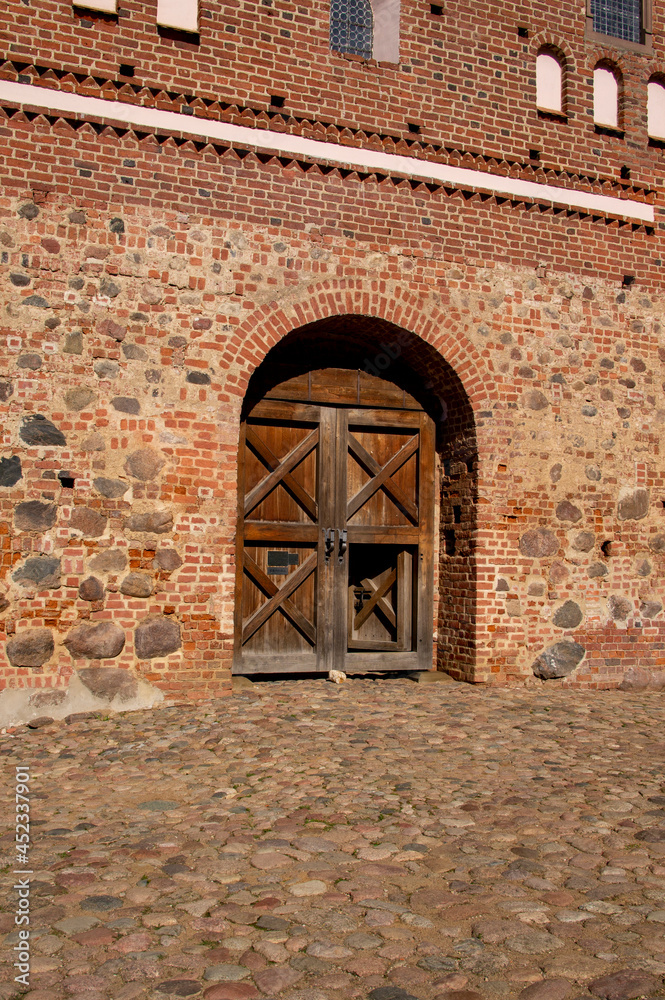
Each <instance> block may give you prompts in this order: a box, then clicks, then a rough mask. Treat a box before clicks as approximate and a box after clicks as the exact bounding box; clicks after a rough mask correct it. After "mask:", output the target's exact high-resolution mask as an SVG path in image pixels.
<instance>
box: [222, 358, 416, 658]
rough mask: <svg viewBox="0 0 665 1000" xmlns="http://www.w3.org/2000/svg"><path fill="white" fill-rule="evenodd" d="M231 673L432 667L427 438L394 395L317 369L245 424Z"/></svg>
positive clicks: (404, 398) (408, 404)
mask: <svg viewBox="0 0 665 1000" xmlns="http://www.w3.org/2000/svg"><path fill="white" fill-rule="evenodd" d="M239 478H240V484H239V485H240V489H239V511H238V514H239V517H238V537H237V561H238V571H237V582H236V634H235V656H234V666H233V671H234V673H240V674H250V673H293V672H297V671H302V672H320V671H328V670H331V669H338V670H344V671H346V672H356V671H358V672H365V671H384V670H416V669H418V670H425V669H429V668H430V667H431V663H432V593H433V590H432V583H433V527H434V526H433V500H434V478H435V477H434V426H433V423H432V420H431V418H430V417H429V416H428V415H427V414H426V413H425V412H424V411H423V410H422V408H421V407H420V406H419V404H418V403H417V401H416V400H415V399H414V398H413V397H411V396H409V395H408V394H407V393H405V392H404V391H403V390H401V389H399V388H398V387H397V386H395V385H393V384H392V383H389V382H384V381H383V380H381V379H378V378H374V377H372V376H370V375H366V374H365V373H364V372H360V371H349V370H346V369H341V370H338V369H325V370H320V371H315V372H309V373H307V374H306V375H303V376H299V377H297V378H294V379H290V380H289V381H287V382H285V383H282V384H281V385H279V386H277V387H276V388H275V389H273V390H272V391H271V392H270V393H269V394H268V395H267V396H265V397H264V398H263V399H262V400H261V402H260V403H258V404H257V405H256V406H255V407H254V408H253V409H252V411H251V413H250V415H249V416H248V417H247V418H246V420H245V421H244V422H243V426H242V433H241V441H240V477H239Z"/></svg>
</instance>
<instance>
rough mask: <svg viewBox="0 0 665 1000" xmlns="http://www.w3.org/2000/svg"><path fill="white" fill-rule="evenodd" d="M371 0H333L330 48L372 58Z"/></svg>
mask: <svg viewBox="0 0 665 1000" xmlns="http://www.w3.org/2000/svg"><path fill="white" fill-rule="evenodd" d="M372 27H373V21H372V5H371V3H370V0H331V3H330V48H331V49H333V51H335V52H348V53H351V54H352V55H356V56H363V58H365V59H371V58H372Z"/></svg>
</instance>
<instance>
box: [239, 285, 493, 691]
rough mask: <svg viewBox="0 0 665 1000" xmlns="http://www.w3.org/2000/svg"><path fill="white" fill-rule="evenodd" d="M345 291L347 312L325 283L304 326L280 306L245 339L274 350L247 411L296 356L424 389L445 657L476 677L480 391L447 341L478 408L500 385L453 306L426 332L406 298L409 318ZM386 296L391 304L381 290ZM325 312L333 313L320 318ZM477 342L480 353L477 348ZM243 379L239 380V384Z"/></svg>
mask: <svg viewBox="0 0 665 1000" xmlns="http://www.w3.org/2000/svg"><path fill="white" fill-rule="evenodd" d="M344 292H345V294H344V295H343V296H340V297H339V298H338V300H337V301H338V308H339V310H340V311H339V312H336V311H334V309H332V308H331V306H332V305H333V303H332V302H331V296H330V290H329V289H328V290H323V289H322V292H321V296H320V298H319V299H317V300H315V303H314V307H313V308H310V309H307V310H304V309H302V307H301V309H300V310H298V308H297V307H296V308H295V309H294V311H299V312H300V317H301V318H302V319H306V320H308V321H306V322H305V323H302V324H301V325H300V326H298V327H296V328H295V329H294V327H293V325H292V324H293V317H292V316H291V317H289V316H288V315H287V314H286V312H279V313H278V314H274V313H273V314H272V315H271V316H270V318H269V319H268V320H267V321H265V322H264V324H263V325H262V329H260V330H256V329H255V330H254V336H253V338H252V337H251V335H250V337H248V339H247V340H243V348H242V349H241V352H242V357H243V360H244V361H245V362H246V363H247V362H249V363H251V360H253V359H254V358H256V354H255V353H254V352H255V351H256V352H261V353H262V354H264V352H265V354H264V358H263V359H262V361H261V364H260V365H258V366H257V367H256V368H255V369H254V372H253V375H252V377H251V380H247V381H245V385H246V386H247V390H246V393H245V406H244V411H245V412H247V410H248V409H249V408H251V406H252V405H254V404H255V403H256V402H257V401H258V400H259V399H261V398H262V397H263V395H264V394H265V393H266V392H267V391H269V390H270V389H271V388H272V387H273V385H275V384H277V383H279V382H280V381H283V380H285V379H286V378H287V377H289V375H291V374H294V370H293V362H294V358H297V359H298V363H299V364H301V366H302V370H303V371H304V370H307V369H308V367H310V368H319V367H341V368H355V367H357V368H360V369H361V370H365V371H367V372H368V373H370V374H374V375H378V376H379V377H381V378H383V379H388V380H390V381H394V382H396V383H397V384H401V383H404V384H403V385H401V387H402V388H404V389H406V390H407V391H410V392H411V393H412V394H413V395H415V396H417V397H419V401H420V402H421V404H422V405H423V407H424V408H425V409H426V410H427V411H428V412H429V413H430V415H431V416H432V417H433V419H434V420H435V423H436V427H437V455H438V459H437V523H436V527H435V567H436V569H435V581H434V582H435V617H434V622H433V629H434V635H435V653H436V659H437V663H438V665H439V667H440V668H441V669H444V670H447V671H448V672H450V673H452V674H453V675H455V676H457V677H459V678H463V679H466V680H475V679H477V678H476V676H475V665H476V569H475V536H476V504H475V500H476V497H477V490H478V487H477V476H478V462H477V451H478V447H477V441H476V429H475V418H474V406H473V405H472V400H471V398H470V394H469V393H468V392H467V390H466V388H465V386H464V384H463V382H462V379H461V378H460V376H459V375H458V373H457V371H456V369H455V368H454V367H453V365H452V364H451V363H450V360H449V358H447V357H446V356H444V354H443V350H445V349H446V348H447V349H448V353H449V354H452V355H454V356H455V357H456V358H457V359H458V364H459V366H460V367H461V368H462V369H463V371H464V372H465V374H466V377H467V380H468V383H469V384H470V386H471V387H472V388H473V389H474V390H475V397H476V398H475V403H476V406H479V405H481V402H482V401H483V400H485V399H487V397H488V394H489V393H490V388H489V385H488V381H486V380H485V379H482V378H481V377H480V376H479V374H478V367H477V365H476V360H475V358H473V357H471V358H470V357H469V356H468V355H467V356H464V347H465V345H464V343H463V342H462V341H461V340H460V338H459V336H458V335H457V334H453V332H452V331H451V330H448V329H445V324H446V318H445V316H444V315H443V314H442V315H441V316H440V317H438V316H436V314H433V313H432V312H430V313H429V316H428V317H427V319H426V320H424V321H423V322H422V323H421V324H419V325H421V326H422V328H423V332H424V333H426V334H427V339H426V337H425V336H422V337H420V336H418V335H417V334H416V333H414V332H413V331H412V330H411V329H407V328H406V323H407V322H408V323H409V326H414V325H416V323H415V322H414V320H415V319H416V315H417V314H416V309H415V304H413V303H411V302H408V301H405V300H401V301H397V302H394V305H393V308H392V309H390V310H389V309H387V308H386V309H385V311H390V312H392V314H393V315H396V316H398V317H399V318H401V319H402V323H400V324H399V325H398V324H397V323H395V322H394V321H393V322H389V321H386V320H385V319H382V318H379V317H377V316H376V314H375V315H371V313H370V314H369V315H368V312H369V311H370V309H371V304H370V302H369V301H368V298H369V297H368V296H359V295H358V294H357V292H355V291H354V290H353V289H345V290H344ZM363 299H364V301H363ZM377 301H378V302H383V303H384V304H385V306H388V305H389V303H388V301H387V299H383V300H382V299H381V297H379V296H377ZM344 306H346V309H344V308H343V307H344ZM360 310H362V312H361V311H360ZM365 310H367V312H366V311H365ZM317 312H319V313H321V314H323V315H321V316H320V317H318V318H317V316H316V313H317ZM331 313H332V315H331ZM264 319H265V317H264ZM405 321H406V322H405ZM289 324H291V325H290V327H289ZM252 340H253V341H254V343H253V344H252ZM435 344H436V345H437V346H434V345H435ZM294 345H295V348H296V349H295V352H294ZM468 346H469V354H471V353H472V352H473V348H472V346H471V345H468ZM437 347H438V349H437ZM266 348H267V351H266ZM473 353H475V352H473ZM241 384H242V383H241V382H240V379H239V384H238V388H240V386H241Z"/></svg>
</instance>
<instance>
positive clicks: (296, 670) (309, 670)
mask: <svg viewBox="0 0 665 1000" xmlns="http://www.w3.org/2000/svg"><path fill="white" fill-rule="evenodd" d="M236 672H237V673H242V674H315V673H318V672H319V664H318V659H317V656H316V653H243V657H242V662H241V665H240V666H239V668H238V670H237V671H236Z"/></svg>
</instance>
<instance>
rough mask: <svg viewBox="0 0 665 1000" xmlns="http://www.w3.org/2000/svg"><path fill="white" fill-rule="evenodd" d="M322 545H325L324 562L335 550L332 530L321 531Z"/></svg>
mask: <svg viewBox="0 0 665 1000" xmlns="http://www.w3.org/2000/svg"><path fill="white" fill-rule="evenodd" d="M323 537H324V545H325V550H324V554H325V558H326V562H328V560H329V559H330V557H331V555H332V554H333V550H334V548H335V529H334V528H324V529H323Z"/></svg>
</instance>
